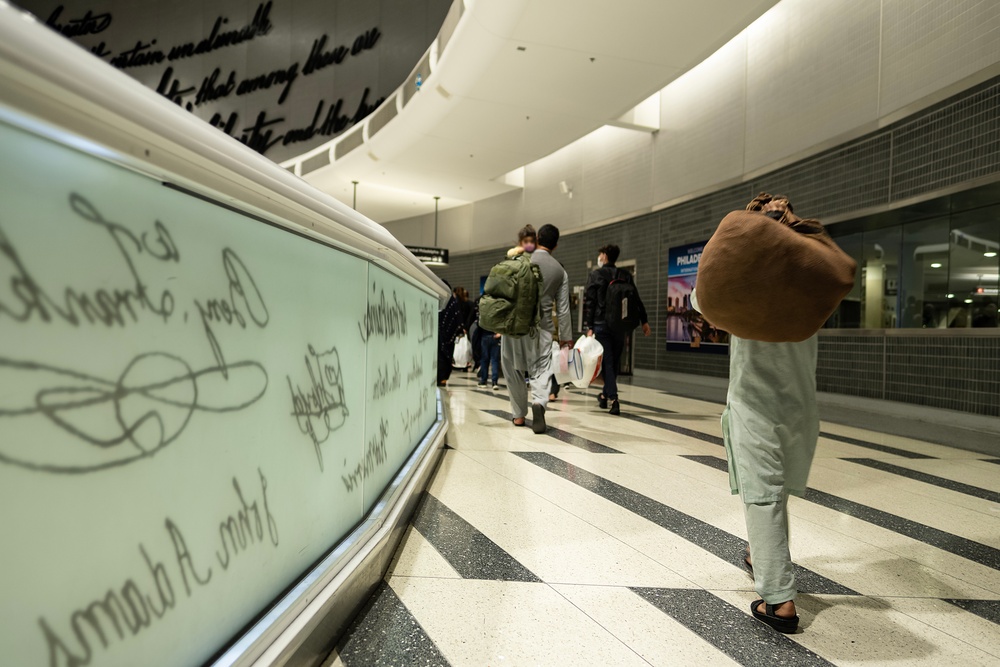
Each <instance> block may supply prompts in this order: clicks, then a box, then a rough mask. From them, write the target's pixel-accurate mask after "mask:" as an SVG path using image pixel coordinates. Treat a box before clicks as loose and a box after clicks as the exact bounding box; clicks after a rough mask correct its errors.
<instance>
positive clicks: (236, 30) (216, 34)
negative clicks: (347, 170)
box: [23, 0, 419, 159]
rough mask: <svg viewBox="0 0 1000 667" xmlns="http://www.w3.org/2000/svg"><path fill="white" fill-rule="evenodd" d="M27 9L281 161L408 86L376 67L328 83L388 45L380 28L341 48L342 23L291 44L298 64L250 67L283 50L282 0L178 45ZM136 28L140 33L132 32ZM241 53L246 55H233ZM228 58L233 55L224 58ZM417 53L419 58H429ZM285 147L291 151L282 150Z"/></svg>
mask: <svg viewBox="0 0 1000 667" xmlns="http://www.w3.org/2000/svg"><path fill="white" fill-rule="evenodd" d="M98 1H99V0H98ZM23 4H25V5H26V6H28V8H29V9H37V10H39V11H36V14H37V15H38V16H39V18H40V19H41V20H43V21H44V22H45V24H46V25H48V26H49V27H50V28H52V29H53V30H55V31H56V32H58V33H59V34H61V35H63V36H65V37H67V38H69V39H73V40H75V41H78V42H80V44H81V45H82V46H84V47H85V48H89V50H90V52H91V53H93V54H94V55H95V56H96V57H98V58H101V59H102V60H104V61H105V62H107V63H109V64H110V65H112V66H114V67H116V68H118V69H120V70H123V71H125V72H127V73H128V74H130V75H131V76H133V77H134V78H136V79H138V80H139V81H141V82H142V83H144V84H146V85H147V86H149V87H151V88H153V89H155V90H156V91H157V92H158V93H160V94H161V95H163V96H164V97H166V98H167V99H169V100H170V101H172V102H174V103H175V104H177V105H179V106H181V107H183V108H184V109H186V110H188V111H190V112H192V113H194V114H196V115H198V116H199V117H200V118H202V119H203V120H205V121H207V122H209V123H210V124H211V125H213V126H214V127H216V128H218V129H220V130H221V131H223V132H225V133H226V134H228V135H230V136H232V137H234V138H236V139H237V140H238V141H240V142H242V143H244V144H246V145H247V146H249V147H251V148H253V149H254V150H256V151H257V152H259V153H261V154H265V155H269V157H270V156H272V154H274V153H277V156H276V157H275V159H285V158H287V157H290V156H292V155H294V154H297V153H300V152H301V151H304V150H308V149H309V148H312V147H314V146H315V145H318V144H319V143H321V142H322V141H325V140H326V139H328V138H329V137H333V136H335V135H337V134H339V133H341V132H343V131H344V130H346V129H348V128H350V127H351V126H353V125H354V124H356V123H358V122H360V121H361V120H363V119H364V118H365V117H366V116H368V115H369V114H370V113H371V112H372V111H374V110H375V109H376V108H377V107H378V105H379V104H381V103H382V102H383V101H384V100H385V93H386V92H388V91H390V90H392V89H394V88H395V87H396V86H397V85H398V84H399V83H401V82H400V81H381V80H380V78H379V74H378V72H379V71H380V70H382V69H384V68H382V67H381V66H378V67H374V68H373V67H371V66H370V65H367V66H365V67H366V70H365V71H368V72H370V73H371V72H374V74H370V75H369V76H368V79H369V80H368V82H367V84H362V85H361V86H359V85H358V83H359V78H358V77H357V76H353V77H349V79H350V81H352V83H351V84H350V89H349V90H346V91H342V92H340V93H339V94H338V86H337V85H336V81H337V79H336V78H334V79H333V85H326V81H327V80H328V79H329V77H330V76H332V75H333V70H334V68H337V67H338V66H347V64H348V63H350V62H351V61H352V60H359V62H360V59H363V58H364V57H365V55H366V54H367V53H370V52H372V51H374V50H375V49H376V47H377V46H378V45H379V44H380V43H381V42H382V39H381V38H382V32H381V30H380V29H379V28H378V27H370V28H367V29H363V30H359V32H358V33H357V34H356V36H355V37H354V38H353V39H348V40H347V41H345V42H343V43H341V42H338V41H336V40H335V39H334V38H333V37H331V33H332V32H333V28H334V26H323V25H319V26H317V29H318V30H324V32H322V34H319V35H316V36H313V37H306V38H305V39H304V40H303V39H302V36H301V34H299V35H295V36H293V37H295V39H296V40H298V41H293V42H292V44H291V46H292V48H291V49H290V50H291V51H292V54H293V58H294V60H293V61H291V62H284V63H280V62H277V63H274V64H273V65H270V66H265V67H260V66H259V65H258V66H251V65H250V64H249V63H250V62H258V63H259V62H261V60H262V59H261V58H260V57H256V58H253V57H251V56H252V55H253V53H273V52H274V51H275V50H279V51H280V49H276V48H271V49H270V50H269V49H268V47H267V46H266V43H265V40H268V39H271V38H273V36H274V35H275V34H276V33H278V32H279V30H278V28H279V27H281V26H280V25H279V24H278V23H276V21H278V20H279V19H277V18H276V17H275V14H277V9H276V7H275V5H274V2H273V1H272V0H267V1H266V2H261V3H259V4H257V6H256V8H255V9H253V12H252V15H249V16H248V17H247V19H246V20H245V21H243V22H237V21H236V20H230V17H229V16H228V15H227V13H225V12H222V13H219V14H218V15H216V16H214V18H212V19H210V20H209V21H206V26H207V25H211V28H210V29H209V30H207V32H205V33H203V34H201V35H192V36H191V37H189V38H187V39H176V38H174V39H171V40H170V41H166V40H163V39H161V38H160V37H159V36H156V35H136V34H135V27H134V25H128V22H127V21H121V22H117V21H116V19H117V17H116V16H115V14H113V13H112V12H111V11H104V10H103V9H95V8H86V9H82V10H81V9H76V10H72V9H67V6H66V5H65V4H59V5H57V6H56V7H55V8H50V7H51V6H49V7H45V8H42V7H35V6H33V5H35V4H40V3H34V2H33V0H26V1H25V2H24V3H23ZM95 4H97V3H95ZM116 11H119V10H116ZM234 11H235V10H234ZM132 23H133V24H134V23H135V21H132ZM170 27H171V26H170V25H169V23H168V24H167V25H166V26H165V27H164V28H162V29H160V30H165V31H169V29H170ZM284 27H285V28H286V30H285V33H284V34H283V36H282V37H281V39H287V38H288V31H289V30H290V28H289V27H288V26H284ZM127 31H128V32H131V34H128V35H127V36H126V33H127ZM119 43H121V44H122V46H121V47H119V46H117V45H118V44H119ZM113 45H115V46H113ZM306 45H308V48H307V47H306ZM235 47H241V48H242V49H243V57H239V56H238V55H237V54H233V53H232V50H233V49H234V48H235ZM296 51H297V53H296ZM394 51H398V49H396V50H394ZM225 52H230V53H231V55H229V56H223V55H222V54H224V53H225ZM391 55H393V53H392V52H390V53H389V54H388V55H387V56H386V57H389V56H391ZM234 56H236V57H235V59H234ZM369 57H371V56H369ZM374 57H381V56H374ZM393 57H400V56H398V55H396V56H393ZM410 57H412V58H413V61H414V62H415V60H416V58H418V57H419V54H413V55H412V56H410ZM189 62H192V63H196V64H197V67H194V68H193V69H192V67H191V66H190V65H186V66H185V68H184V71H183V72H182V71H181V70H180V65H181V64H185V63H189ZM411 64H412V63H411ZM319 73H323V75H324V81H323V82H321V83H317V84H316V85H311V86H309V87H307V88H306V89H304V90H303V91H302V93H301V94H300V95H298V96H296V95H294V92H295V90H296V89H297V88H298V87H299V86H301V85H302V82H303V81H305V80H307V79H308V78H309V77H315V76H316V75H317V74H319ZM243 98H246V99H247V100H248V103H244V102H243V101H242V100H243ZM290 99H293V100H294V108H293V109H291V111H287V110H285V111H283V108H284V105H286V103H288V101H289V100H290ZM254 107H256V110H255V109H254ZM307 114H311V115H307ZM306 119H308V120H306ZM276 147H279V148H281V149H283V150H278V151H275V150H273V149H275V148H276Z"/></svg>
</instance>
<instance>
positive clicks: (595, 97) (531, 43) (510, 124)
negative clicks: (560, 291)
mask: <svg viewBox="0 0 1000 667" xmlns="http://www.w3.org/2000/svg"><path fill="white" fill-rule="evenodd" d="M776 3H777V0H698V1H697V2H694V1H692V0H617V1H616V2H607V0H465V5H466V9H465V13H464V14H463V15H462V17H461V19H460V20H459V22H458V25H457V27H456V29H455V32H454V33H453V35H452V37H451V39H450V40H449V42H448V46H447V48H446V51H445V52H444V53H443V54H441V57H440V60H439V61H438V64H437V67H436V69H435V70H434V71H433V72H432V73H431V74H430V76H428V77H427V78H426V80H425V81H424V82H423V87H422V89H421V91H420V92H419V93H418V94H416V95H413V96H412V99H411V100H410V101H409V102H408V103H407V105H406V106H405V107H404V108H403V110H402V111H401V112H400V113H399V114H398V115H397V116H396V117H395V118H393V119H392V120H390V121H389V122H388V123H387V124H386V125H385V126H384V127H382V128H381V129H380V130H379V132H378V133H377V134H375V135H373V136H372V137H370V139H369V141H368V142H366V143H365V145H362V146H360V147H359V148H357V149H355V150H353V151H352V152H350V153H348V154H347V155H346V156H342V157H341V158H340V159H338V160H337V161H335V162H334V163H333V164H331V165H329V166H327V167H324V168H322V169H318V170H316V171H314V172H311V173H308V174H306V176H305V178H306V180H308V181H310V182H311V183H313V184H314V185H316V186H318V187H320V188H322V189H325V190H327V191H328V192H330V194H332V195H333V196H335V197H337V198H338V199H341V200H342V201H346V202H347V203H350V200H351V195H352V194H353V188H352V186H351V181H353V180H357V181H359V183H360V185H359V192H360V191H362V190H364V189H365V188H366V187H368V186H371V187H370V188H369V192H368V194H367V195H366V204H365V208H364V212H365V214H366V215H369V216H370V217H372V219H374V220H375V221H377V222H389V221H391V220H398V219H401V218H407V217H412V216H414V215H420V214H424V213H427V212H429V211H433V210H434V207H433V195H435V194H436V195H439V196H441V197H443V198H444V199H442V200H441V201H440V202H439V204H440V206H442V207H450V206H457V205H459V204H462V203H468V202H473V201H478V200H480V199H483V198H486V197H492V196H496V195H498V194H502V193H504V192H509V191H510V190H511V188H510V186H507V185H503V184H501V183H498V182H497V181H496V180H495V179H497V178H498V177H499V176H501V175H502V174H504V173H506V172H509V171H512V170H514V169H517V168H518V167H521V166H524V165H527V164H529V163H531V162H533V161H535V160H538V159H539V158H542V157H545V156H546V155H549V154H551V153H553V152H555V151H558V150H559V149H561V148H563V147H565V146H568V145H569V144H571V143H572V142H574V141H576V140H577V139H579V138H580V137H583V136H585V135H587V134H589V133H591V132H593V131H594V130H596V129H598V128H599V127H601V126H602V125H605V124H607V123H610V122H612V121H614V120H615V119H617V118H618V117H620V116H621V115H622V114H623V113H625V112H627V111H628V110H629V109H631V108H632V107H633V106H635V105H637V104H639V103H640V102H641V101H642V100H644V99H646V98H647V97H649V96H650V95H651V94H653V93H655V92H656V91H658V90H661V89H662V88H663V87H665V86H666V85H667V84H668V83H670V82H671V81H673V80H674V79H676V78H677V77H678V76H679V75H681V74H682V73H683V72H684V71H686V70H687V69H690V68H691V67H693V66H694V65H696V64H697V63H698V62H700V61H701V60H703V59H704V58H705V57H707V56H708V55H709V54H710V53H712V52H713V51H714V50H715V49H717V48H718V47H720V46H722V45H723V44H725V43H726V42H727V41H728V40H729V39H731V38H732V37H734V36H735V35H737V34H738V33H739V32H740V31H742V30H743V29H744V28H745V27H746V26H747V25H749V24H750V23H751V22H752V21H753V20H755V19H756V18H757V17H758V16H760V15H761V14H762V13H764V12H765V11H766V10H767V9H769V8H770V7H771V6H773V5H774V4H776ZM373 156H374V158H376V159H373ZM470 156H471V157H470ZM286 164H287V163H286ZM379 193H382V195H384V201H382V202H380V203H378V204H375V203H374V202H372V201H371V199H368V198H369V197H370V198H372V199H374V198H375V197H378V196H380V195H379ZM345 197H346V199H345ZM359 197H360V195H359ZM360 208H361V207H360V206H359V209H360Z"/></svg>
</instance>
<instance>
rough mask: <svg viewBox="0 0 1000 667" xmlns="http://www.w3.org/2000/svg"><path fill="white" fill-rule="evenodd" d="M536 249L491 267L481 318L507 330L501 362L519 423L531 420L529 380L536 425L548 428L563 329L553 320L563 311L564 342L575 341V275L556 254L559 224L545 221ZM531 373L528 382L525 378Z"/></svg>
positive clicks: (500, 330)
mask: <svg viewBox="0 0 1000 667" xmlns="http://www.w3.org/2000/svg"><path fill="white" fill-rule="evenodd" d="M537 240H538V245H537V247H536V248H535V250H534V252H533V253H532V254H531V255H528V254H527V253H526V252H520V253H512V255H513V256H512V257H511V258H510V259H507V260H504V261H502V262H500V263H499V264H497V265H496V266H494V267H493V268H492V269H491V270H490V275H489V277H487V279H486V288H485V293H484V295H483V298H482V300H481V301H480V310H479V324H480V326H482V327H483V328H484V329H487V330H489V331H495V332H497V333H500V334H502V335H503V344H502V345H501V346H500V363H501V367H502V368H503V374H504V377H506V378H507V389H508V391H510V407H511V412H512V415H513V421H514V425H515V426H525V417H526V416H527V414H528V398H529V397H528V385H530V387H531V412H532V423H531V428H532V430H533V431H534V432H535V433H545V407H546V405H547V404H548V401H549V378H550V377H551V376H552V340H553V338H554V337H555V336H556V335H557V332H556V327H555V325H554V323H553V320H552V315H553V312H555V314H556V315H557V317H558V321H559V330H558V339H559V343H560V345H565V346H567V347H568V346H570V345H572V344H573V341H572V338H573V332H572V329H571V327H570V315H569V278H568V276H567V275H566V270H565V269H564V268H563V267H562V264H560V263H559V262H557V261H556V260H555V259H554V258H553V257H552V254H551V253H552V251H553V250H555V248H556V245H557V244H558V243H559V230H558V229H557V228H556V227H555V226H553V225H544V226H543V227H542V228H541V229H539V230H538V235H537ZM525 374H527V376H528V385H525V383H524V382H523V381H522V380H521V378H523V377H524V376H525Z"/></svg>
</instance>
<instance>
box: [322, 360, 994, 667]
mask: <svg viewBox="0 0 1000 667" xmlns="http://www.w3.org/2000/svg"><path fill="white" fill-rule="evenodd" d="M452 377H453V379H452V381H450V382H449V386H448V389H447V391H446V395H447V396H446V400H447V404H448V411H449V416H450V419H451V430H450V433H449V437H448V443H449V444H448V449H447V451H445V452H444V454H443V457H442V460H441V466H440V468H439V469H438V471H437V474H436V476H435V478H434V480H433V482H432V483H431V485H430V487H429V488H428V490H427V492H426V494H425V497H424V500H423V503H422V505H421V507H420V508H419V509H418V511H417V513H416V515H415V516H414V519H413V522H412V525H411V527H410V528H409V529H408V531H407V533H406V536H405V537H404V539H403V542H402V543H401V545H400V548H399V550H398V552H397V554H396V556H395V559H394V561H393V563H392V566H391V567H390V570H389V572H388V574H387V575H386V577H385V580H384V582H383V584H382V585H381V587H380V588H379V590H378V591H377V593H376V594H375V595H374V596H373V598H372V600H371V602H370V603H369V605H368V606H367V607H366V608H365V609H364V610H363V611H362V612H361V613H360V614H359V616H358V618H357V619H356V621H355V623H354V625H353V627H352V628H351V630H350V631H349V632H348V633H347V635H346V636H345V637H344V639H343V640H342V642H341V645H340V648H339V650H338V651H336V652H335V653H334V654H333V655H331V656H330V658H329V659H328V660H327V661H326V665H347V666H348V667H354V666H358V665H456V666H457V665H731V664H738V665H747V666H750V665H760V666H768V667H771V666H774V665H864V666H865V667H876V666H879V665H908V666H909V665H935V666H937V665H949V664H958V665H991V666H993V667H996V666H997V665H1000V465H998V463H1000V460H998V459H996V458H994V457H988V456H985V455H982V454H976V453H973V452H968V451H964V450H960V449H953V448H951V447H947V446H944V445H939V444H931V443H926V442H921V441H919V440H915V439H912V438H903V437H897V436H892V435H887V434H883V433H877V432H873V431H867V430H863V429H859V428H853V427H851V426H846V425H842V424H832V423H823V424H822V436H821V437H820V443H819V447H818V450H817V454H816V459H815V462H814V464H813V469H812V474H811V476H810V480H809V491H808V493H807V494H806V496H805V497H803V498H793V499H792V500H791V503H790V513H791V523H792V527H791V533H792V555H793V558H794V559H795V562H796V567H797V578H798V583H799V589H800V595H799V598H798V600H797V605H798V610H799V615H800V617H801V622H800V630H799V632H798V633H797V634H795V635H790V636H789V635H781V634H779V633H777V632H774V631H772V630H771V629H770V628H768V627H766V626H764V625H763V624H761V623H760V622H758V621H756V620H754V619H753V618H752V617H751V616H750V614H749V605H750V602H751V600H753V599H755V598H756V597H757V595H756V594H755V593H754V591H753V582H752V579H751V578H750V576H749V574H748V573H747V572H746V571H745V570H744V568H743V567H742V566H741V563H740V559H741V557H742V553H743V549H744V546H745V545H746V528H745V525H744V523H743V514H742V507H741V505H740V503H739V499H738V498H737V497H734V496H731V495H730V493H729V487H728V474H727V472H726V461H725V452H724V449H723V447H722V444H721V435H722V433H721V428H720V426H719V417H720V414H721V410H722V406H721V405H718V404H716V403H710V402H704V401H699V400H694V399H689V398H682V397H678V396H672V395H670V394H667V393H664V392H661V391H656V390H653V389H645V388H641V387H635V386H631V387H623V388H622V416H621V417H612V416H610V415H607V414H606V413H604V412H603V411H601V410H600V409H599V408H598V407H597V403H596V400H595V399H594V394H595V391H593V390H591V391H590V392H589V394H587V395H585V394H584V392H582V391H579V390H572V391H567V390H565V389H564V390H563V392H562V393H561V395H560V397H559V400H557V401H555V402H554V403H552V404H550V406H549V410H548V412H547V414H546V418H547V422H548V425H549V430H548V432H547V433H546V434H545V435H535V434H534V433H532V431H531V429H530V428H515V427H513V426H512V425H511V422H510V419H509V418H508V417H509V415H508V413H509V410H510V406H509V402H508V398H507V393H506V391H500V392H492V391H482V390H479V389H477V388H476V386H475V381H474V379H466V377H465V376H464V374H457V373H456V374H455V375H453V376H452Z"/></svg>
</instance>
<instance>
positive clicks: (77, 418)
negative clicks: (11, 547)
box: [0, 352, 267, 474]
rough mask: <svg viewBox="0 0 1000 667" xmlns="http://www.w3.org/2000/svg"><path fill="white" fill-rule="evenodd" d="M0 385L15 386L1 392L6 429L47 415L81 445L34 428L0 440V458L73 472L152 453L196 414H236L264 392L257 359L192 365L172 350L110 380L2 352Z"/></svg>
mask: <svg viewBox="0 0 1000 667" xmlns="http://www.w3.org/2000/svg"><path fill="white" fill-rule="evenodd" d="M226 373H228V378H227V377H226ZM0 387H17V388H18V390H17V391H14V392H11V391H4V392H2V393H0V419H7V420H12V421H11V422H8V424H9V427H17V426H21V423H16V424H15V423H13V422H15V421H16V422H20V420H22V419H29V418H32V417H44V418H45V419H46V420H47V421H48V423H49V424H50V425H51V426H54V427H55V428H56V429H58V430H60V431H62V432H64V433H68V434H70V435H72V436H74V437H75V438H76V441H77V444H79V443H80V442H82V443H84V444H85V445H86V446H82V447H80V446H71V445H68V444H67V443H71V442H73V441H67V440H66V439H64V438H46V437H44V435H40V434H39V433H38V432H37V428H36V427H34V426H33V427H32V430H33V434H32V436H31V437H30V438H19V437H17V436H16V435H15V436H14V437H10V436H9V435H5V436H4V438H3V439H2V440H0V462H3V463H8V464H11V465H15V466H20V467H22V468H28V469H31V470H38V471H44V472H50V473H71V474H72V473H88V472H95V471H98V470H104V469H107V468H113V467H116V466H122V465H125V464H128V463H132V462H134V461H137V460H139V459H142V458H147V457H151V456H153V455H154V454H156V453H157V452H159V451H160V450H161V449H163V448H164V447H166V446H167V445H169V444H170V443H172V442H174V441H175V440H176V439H177V438H178V437H179V436H180V435H181V433H183V432H184V429H185V428H187V426H188V424H189V422H190V421H191V419H192V417H193V416H194V414H195V412H207V413H223V412H237V411H240V410H243V409H245V408H247V407H249V406H250V405H253V404H254V403H255V402H257V401H258V400H259V399H260V398H261V397H262V396H263V395H264V392H265V391H266V390H267V371H265V370H264V367H263V366H262V365H261V364H259V363H257V362H255V361H240V362H236V363H230V364H227V366H226V368H225V369H223V368H222V367H220V366H213V367H210V368H203V369H200V370H193V369H192V368H191V366H190V365H188V363H187V362H185V361H184V360H183V359H181V358H180V357H178V356H176V355H173V354H169V353H166V352H148V353H145V354H140V355H139V356H137V357H135V358H134V359H132V360H131V361H130V362H129V363H128V364H127V366H126V367H125V369H124V370H123V371H122V373H121V374H120V375H119V376H118V378H117V379H113V380H108V379H104V378H100V377H97V376H94V375H88V374H86V373H82V372H78V371H74V370H70V369H66V368H59V367H57V366H52V365H49V364H42V363H37V362H33V361H18V360H15V359H7V358H3V357H0ZM4 430H7V428H5V429H4ZM7 432H8V433H10V431H9V430H8V431H7ZM15 433H16V431H15Z"/></svg>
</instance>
